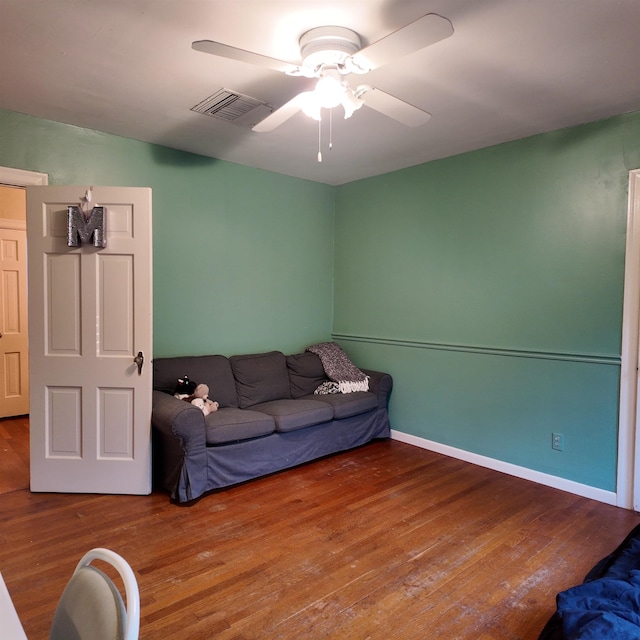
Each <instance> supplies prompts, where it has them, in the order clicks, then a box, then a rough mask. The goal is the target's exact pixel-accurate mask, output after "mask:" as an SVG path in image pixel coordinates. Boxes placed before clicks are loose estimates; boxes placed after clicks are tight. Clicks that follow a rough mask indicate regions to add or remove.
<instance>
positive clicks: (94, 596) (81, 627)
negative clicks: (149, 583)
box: [49, 548, 140, 640]
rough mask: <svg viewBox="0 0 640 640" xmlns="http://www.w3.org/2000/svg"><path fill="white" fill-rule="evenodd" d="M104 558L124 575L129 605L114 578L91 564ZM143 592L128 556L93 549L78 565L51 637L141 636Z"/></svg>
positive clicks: (130, 639)
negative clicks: (123, 598)
mask: <svg viewBox="0 0 640 640" xmlns="http://www.w3.org/2000/svg"><path fill="white" fill-rule="evenodd" d="M93 560H102V561H104V562H107V563H108V564H110V565H112V566H113V567H115V569H116V570H117V571H118V573H119V574H120V576H121V578H122V582H123V583H124V589H125V598H126V607H125V603H124V602H123V600H122V596H121V594H120V591H119V590H118V588H117V587H116V585H115V584H114V583H113V581H112V580H111V578H109V576H108V575H107V574H106V573H104V572H103V571H101V570H100V569H98V568H97V567H94V566H91V562H92V561H93ZM139 633H140V593H139V590H138V582H137V580H136V577H135V574H134V573H133V570H132V569H131V567H130V566H129V564H128V563H127V561H126V560H124V558H122V557H121V556H119V555H118V554H117V553H115V552H113V551H110V550H109V549H100V548H98V549H92V550H91V551H89V552H87V553H86V554H85V555H84V556H83V557H82V558H81V560H80V562H79V563H78V565H77V566H76V569H75V571H74V572H73V575H72V576H71V579H70V580H69V582H68V583H67V586H66V587H65V589H64V591H63V592H62V596H61V597H60V601H59V602H58V606H57V607H56V611H55V614H54V617H53V625H52V627H51V634H50V636H49V638H50V640H89V639H91V640H138V635H139Z"/></svg>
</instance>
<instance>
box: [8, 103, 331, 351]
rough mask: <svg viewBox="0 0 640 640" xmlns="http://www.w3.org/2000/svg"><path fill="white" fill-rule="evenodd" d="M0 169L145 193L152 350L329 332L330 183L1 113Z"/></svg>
mask: <svg viewBox="0 0 640 640" xmlns="http://www.w3.org/2000/svg"><path fill="white" fill-rule="evenodd" d="M0 166H7V167H14V168H18V169H26V170H30V171H38V172H43V173H47V174H49V183H50V184H79V185H87V184H95V185H98V184H102V185H119V186H144V187H151V188H152V189H153V251H154V258H153V274H154V292H153V295H154V314H153V316H154V355H155V356H169V355H182V354H184V355H186V354H199V353H222V354H227V355H230V354H233V353H247V352H252V351H264V350H267V349H281V350H282V351H284V352H289V353H291V352H295V351H298V350H302V349H303V348H304V347H305V346H306V345H308V344H310V343H312V342H316V341H319V340H326V339H328V338H329V336H330V333H331V321H332V296H333V238H334V194H335V189H334V187H329V186H326V185H321V184H318V183H314V182H309V181H304V180H299V179H295V178H288V177H285V176H282V175H278V174H275V173H270V172H267V171H260V170H257V169H251V168H247V167H243V166H240V165H236V164H232V163H228V162H223V161H219V160H214V159H210V158H204V157H202V156H196V155H191V154H187V153H182V152H179V151H173V150H170V149H167V148H164V147H160V146H155V145H151V144H147V143H143V142H138V141H135V140H130V139H127V138H121V137H117V136H113V135H108V134H104V133H100V132H97V131H91V130H87V129H80V128H77V127H72V126H69V125H64V124H59V123H55V122H50V121H46V120H40V119H37V118H32V117H29V116H25V115H21V114H17V113H13V112H8V111H2V110H0Z"/></svg>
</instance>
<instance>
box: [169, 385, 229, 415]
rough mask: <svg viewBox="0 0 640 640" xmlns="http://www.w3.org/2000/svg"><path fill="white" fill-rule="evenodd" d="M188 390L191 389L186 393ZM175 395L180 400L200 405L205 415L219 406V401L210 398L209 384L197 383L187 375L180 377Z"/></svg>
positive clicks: (196, 405)
mask: <svg viewBox="0 0 640 640" xmlns="http://www.w3.org/2000/svg"><path fill="white" fill-rule="evenodd" d="M185 381H186V384H185ZM187 385H189V386H187ZM191 385H194V386H191ZM186 390H190V393H184V391H186ZM173 395H174V396H175V397H176V398H178V399H179V400H184V401H185V402H189V403H191V404H192V405H194V406H195V407H198V409H200V410H201V411H202V413H204V415H205V416H208V415H209V414H210V413H213V412H214V411H217V410H218V407H219V405H218V403H217V402H214V401H213V400H210V399H209V385H206V384H199V385H195V383H194V382H192V381H191V380H189V379H188V378H187V376H184V378H179V379H178V385H177V386H176V391H175V393H174V394H173Z"/></svg>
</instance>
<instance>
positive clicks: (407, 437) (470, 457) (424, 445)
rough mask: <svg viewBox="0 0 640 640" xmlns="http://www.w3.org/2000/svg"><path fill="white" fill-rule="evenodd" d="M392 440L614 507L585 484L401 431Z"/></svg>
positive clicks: (609, 496) (611, 496)
mask: <svg viewBox="0 0 640 640" xmlns="http://www.w3.org/2000/svg"><path fill="white" fill-rule="evenodd" d="M391 438H392V439H393V440H398V441H400V442H406V443H407V444H412V445H415V446H416V447H420V448H421V449H427V450H428V451H434V452H435V453H442V454H444V455H445V456H449V457H451V458H456V459H458V460H464V461H465V462H470V463H471V464H477V465H478V466H480V467H486V468H487V469H493V470H494V471H500V472H502V473H506V474H508V475H510V476H515V477H516V478H523V479H524V480H531V481H532V482H537V483H538V484H542V485H545V486H547V487H553V488H554V489H560V490H562V491H567V492H568V493H573V494H575V495H578V496H582V497H583V498H591V499H592V500H597V501H598V502H604V503H606V504H611V505H614V506H615V505H616V504H617V502H616V500H617V496H616V494H615V493H614V492H613V491H605V490H604V489H598V488H596V487H590V486H589V485H586V484H581V483H579V482H574V481H573V480H566V479H565V478H559V477H558V476H552V475H550V474H548V473H542V472H540V471H534V470H533V469H527V468H526V467H520V466H518V465H515V464H511V463H510V462H503V461H502V460H496V459H494V458H488V457H487V456H481V455H479V454H477V453H471V452H469V451H465V450H464V449H457V448H456V447H451V446H449V445H446V444H441V443H440V442H434V441H433V440H426V439H425V438H420V437H418V436H413V435H411V434H408V433H403V432H402V431H396V430H395V429H392V430H391Z"/></svg>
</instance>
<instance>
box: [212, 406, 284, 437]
mask: <svg viewBox="0 0 640 640" xmlns="http://www.w3.org/2000/svg"><path fill="white" fill-rule="evenodd" d="M204 422H205V430H206V433H207V444H209V445H214V444H224V443H225V442H237V441H238V440H248V439H249V438H258V437H260V436H266V435H269V434H270V433H273V432H274V431H275V428H276V425H275V421H274V419H273V418H272V417H271V416H268V415H266V414H264V413H258V412H257V411H247V410H246V409H238V408H236V407H228V408H226V409H218V411H214V412H213V413H210V414H209V415H208V416H206V418H205V419H204Z"/></svg>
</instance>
